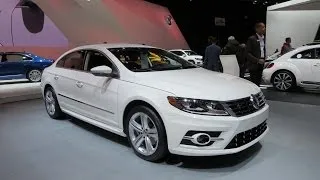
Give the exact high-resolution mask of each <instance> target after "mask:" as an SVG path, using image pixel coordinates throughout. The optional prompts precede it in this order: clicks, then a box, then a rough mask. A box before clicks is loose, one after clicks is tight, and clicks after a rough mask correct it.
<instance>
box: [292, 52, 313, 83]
mask: <svg viewBox="0 0 320 180" xmlns="http://www.w3.org/2000/svg"><path fill="white" fill-rule="evenodd" d="M314 58H315V49H308V50H304V51H302V52H299V53H297V54H295V55H294V56H293V57H291V59H290V61H291V63H292V64H294V65H295V66H296V67H297V68H298V69H299V71H300V72H301V75H302V83H305V84H313V83H314V82H315V77H314V75H313V72H312V67H313V64H314Z"/></svg>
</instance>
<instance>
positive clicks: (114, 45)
mask: <svg viewBox="0 0 320 180" xmlns="http://www.w3.org/2000/svg"><path fill="white" fill-rule="evenodd" d="M97 48H107V49H109V48H156V47H153V46H147V45H143V44H130V43H106V44H91V45H84V46H79V47H77V48H75V50H76V49H79V50H80V49H97Z"/></svg>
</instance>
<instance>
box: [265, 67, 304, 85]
mask: <svg viewBox="0 0 320 180" xmlns="http://www.w3.org/2000/svg"><path fill="white" fill-rule="evenodd" d="M281 71H287V72H289V73H291V74H293V77H294V80H295V81H296V83H298V82H297V75H296V74H295V73H294V72H293V71H291V70H288V69H278V70H276V71H275V72H273V74H272V75H271V79H270V80H271V83H272V82H273V78H274V76H275V75H276V74H277V73H278V72H281Z"/></svg>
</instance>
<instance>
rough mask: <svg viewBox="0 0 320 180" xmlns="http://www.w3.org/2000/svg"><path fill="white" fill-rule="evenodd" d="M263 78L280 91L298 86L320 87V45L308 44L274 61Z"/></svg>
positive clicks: (264, 72) (265, 70)
mask: <svg viewBox="0 0 320 180" xmlns="http://www.w3.org/2000/svg"><path fill="white" fill-rule="evenodd" d="M263 79H264V81H265V82H267V83H271V84H273V86H274V87H275V88H276V89H277V90H280V91H289V90H291V89H293V88H294V87H296V86H300V87H307V88H319V87H320V45H306V46H302V47H299V48H297V49H295V50H293V51H290V52H288V53H286V54H284V55H283V56H280V57H279V58H278V59H276V60H274V61H272V62H271V63H270V64H269V65H268V66H267V67H266V69H264V71H263Z"/></svg>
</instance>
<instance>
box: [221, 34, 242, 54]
mask: <svg viewBox="0 0 320 180" xmlns="http://www.w3.org/2000/svg"><path fill="white" fill-rule="evenodd" d="M239 45H240V43H239V42H238V41H237V40H236V38H235V37H234V36H230V37H229V38H228V42H227V45H226V46H225V47H224V48H223V50H222V54H223V55H234V54H236V53H237V51H238V49H239Z"/></svg>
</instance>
